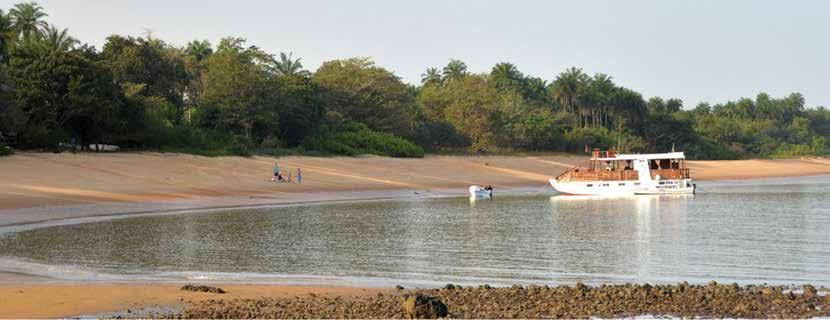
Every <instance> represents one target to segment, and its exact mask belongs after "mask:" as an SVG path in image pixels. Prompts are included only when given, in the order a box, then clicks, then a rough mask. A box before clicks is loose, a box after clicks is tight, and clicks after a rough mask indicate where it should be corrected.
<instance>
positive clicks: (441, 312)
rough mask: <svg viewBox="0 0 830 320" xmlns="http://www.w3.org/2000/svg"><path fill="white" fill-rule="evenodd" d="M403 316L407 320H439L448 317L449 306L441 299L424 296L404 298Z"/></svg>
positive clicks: (416, 295)
mask: <svg viewBox="0 0 830 320" xmlns="http://www.w3.org/2000/svg"><path fill="white" fill-rule="evenodd" d="M403 314H404V316H406V318H407V319H438V318H445V317H446V316H447V305H445V304H444V303H443V302H441V299H439V298H434V297H430V296H425V295H422V294H415V295H411V296H404V300H403Z"/></svg>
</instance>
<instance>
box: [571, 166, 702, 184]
mask: <svg viewBox="0 0 830 320" xmlns="http://www.w3.org/2000/svg"><path fill="white" fill-rule="evenodd" d="M576 169H580V168H579V167H576V168H573V169H570V170H567V171H565V172H563V173H562V174H560V175H559V176H557V177H556V180H557V181H560V182H569V181H631V180H639V174H638V173H637V171H635V170H621V171H615V170H612V171H598V170H589V169H586V170H585V171H577V170H576ZM657 175H660V179H661V180H680V179H688V178H689V169H657V170H651V178H652V179H656V178H657Z"/></svg>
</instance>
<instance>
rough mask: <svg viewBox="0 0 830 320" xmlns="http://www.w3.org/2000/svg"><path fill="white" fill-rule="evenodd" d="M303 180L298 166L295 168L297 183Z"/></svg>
mask: <svg viewBox="0 0 830 320" xmlns="http://www.w3.org/2000/svg"><path fill="white" fill-rule="evenodd" d="M302 182H303V172H302V171H300V168H297V183H302Z"/></svg>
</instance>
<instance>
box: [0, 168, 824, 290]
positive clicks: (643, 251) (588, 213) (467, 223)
mask: <svg viewBox="0 0 830 320" xmlns="http://www.w3.org/2000/svg"><path fill="white" fill-rule="evenodd" d="M703 190H706V192H702V193H700V194H698V195H696V196H668V197H667V196H636V197H620V198H611V199H609V198H592V197H574V196H568V197H559V196H557V197H548V196H501V197H498V198H496V199H493V200H484V201H482V200H481V199H480V200H479V201H475V202H472V201H470V200H469V199H465V198H444V199H429V200H411V201H381V202H368V203H350V204H332V205H318V206H296V207H284V208H262V209H255V210H254V209H249V210H238V211H228V212H212V213H205V214H190V215H187V214H186V215H171V216H155V217H142V218H130V219H122V220H112V221H102V222H95V223H87V224H78V225H66V226H56V227H48V228H42V229H34V230H29V231H24V232H20V233H14V234H5V235H0V255H1V256H5V257H6V258H0V259H21V258H22V259H26V260H25V261H27V262H33V263H41V264H49V265H56V266H60V265H71V266H74V267H77V268H82V269H85V270H92V271H95V272H102V273H114V274H130V273H131V274H141V275H148V276H153V275H169V274H187V275H188V276H192V275H193V274H206V273H218V274H220V275H222V276H225V277H227V279H246V277H248V279H250V277H251V276H252V275H256V276H257V277H272V278H270V279H275V278H276V279H282V278H285V277H289V278H290V277H294V278H298V277H308V276H318V277H324V278H326V279H328V278H331V277H334V278H338V277H350V278H351V277H357V278H358V279H374V280H377V281H387V282H389V283H398V282H407V281H411V282H414V283H420V284H442V283H446V282H453V283H483V282H487V283H491V284H512V283H563V282H564V283H573V282H576V281H583V282H586V283H605V282H630V281H635V282H676V281H683V280H686V281H690V282H696V281H697V282H707V281H709V280H712V279H715V280H718V281H721V282H732V281H736V282H745V283H746V282H769V283H793V282H813V283H817V284H824V285H830V279H827V278H826V275H827V274H830V267H828V266H830V240H828V237H826V234H828V232H830V211H829V210H828V208H827V206H826V199H827V197H828V195H829V194H830V192H828V191H830V184H828V183H824V184H815V183H814V184H809V185H806V186H805V185H793V184H789V185H788V184H770V185H766V186H751V187H747V186H731V185H726V186H724V185H716V184H714V185H707V186H705V189H703ZM5 261H7V262H8V261H10V260H5ZM3 265H4V263H2V261H0V269H1V268H2V267H3ZM5 265H10V263H5ZM15 265H19V263H17V262H15ZM51 270H60V268H51ZM18 271H19V270H18ZM58 276H59V275H58ZM256 279H261V278H256Z"/></svg>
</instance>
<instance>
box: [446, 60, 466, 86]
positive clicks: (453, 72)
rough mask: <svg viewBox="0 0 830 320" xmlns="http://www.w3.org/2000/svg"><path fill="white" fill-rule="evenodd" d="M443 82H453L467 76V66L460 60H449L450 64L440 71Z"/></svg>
mask: <svg viewBox="0 0 830 320" xmlns="http://www.w3.org/2000/svg"><path fill="white" fill-rule="evenodd" d="M442 73H443V75H444V81H446V82H449V81H455V80H460V79H461V78H464V76H466V75H467V64H465V63H464V62H462V61H461V60H455V59H453V60H450V63H448V64H447V66H446V67H444V69H443V70H442Z"/></svg>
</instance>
